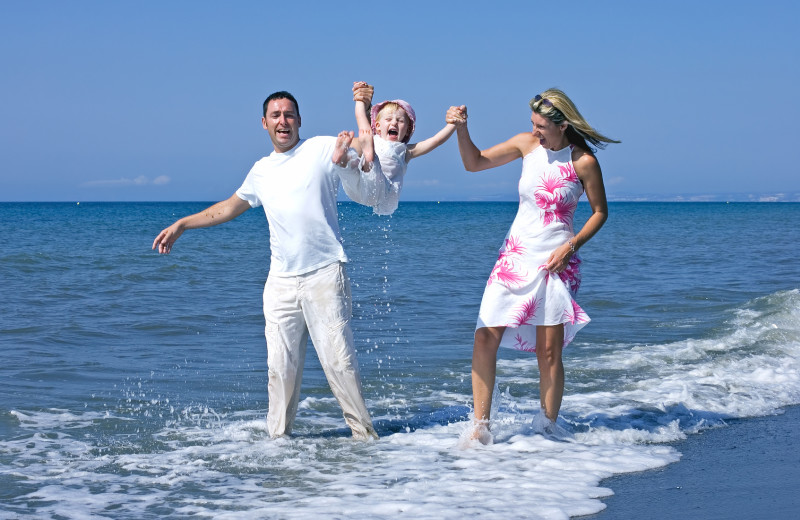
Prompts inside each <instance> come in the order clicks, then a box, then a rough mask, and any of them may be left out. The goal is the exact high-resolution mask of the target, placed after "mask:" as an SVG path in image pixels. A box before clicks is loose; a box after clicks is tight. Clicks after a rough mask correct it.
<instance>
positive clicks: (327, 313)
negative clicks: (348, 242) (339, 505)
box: [264, 262, 377, 439]
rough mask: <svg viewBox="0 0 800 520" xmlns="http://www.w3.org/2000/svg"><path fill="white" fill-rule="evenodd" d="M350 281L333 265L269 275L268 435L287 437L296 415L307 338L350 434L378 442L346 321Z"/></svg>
mask: <svg viewBox="0 0 800 520" xmlns="http://www.w3.org/2000/svg"><path fill="white" fill-rule="evenodd" d="M352 311H353V309H352V301H351V295H350V280H349V279H348V277H347V273H346V272H345V270H344V265H343V264H341V263H339V262H336V263H333V264H331V265H328V266H326V267H323V268H322V269H318V270H315V271H312V272H309V273H305V274H302V275H298V276H292V277H286V276H273V275H272V274H270V276H269V277H268V278H267V283H266V284H265V286H264V318H265V320H266V326H265V328H264V332H265V336H266V338H267V356H268V362H269V411H268V413H267V430H268V431H269V434H270V436H272V437H277V436H280V435H289V434H290V433H291V432H292V425H293V424H294V418H295V415H296V414H297V404H298V402H299V398H300V381H301V380H302V377H303V363H304V361H305V356H306V346H307V344H308V337H309V335H310V336H311V341H312V342H313V343H314V348H315V349H316V350H317V355H318V357H319V361H320V364H321V365H322V369H323V370H324V371H325V376H326V377H327V378H328V384H330V387H331V390H332V391H333V395H334V397H336V400H337V401H338V402H339V405H340V406H341V407H342V411H343V412H344V419H345V422H346V423H347V425H348V426H350V429H352V431H353V436H354V437H356V438H359V439H367V438H370V437H372V438H377V434H376V433H375V430H374V429H373V427H372V419H371V418H370V415H369V412H368V411H367V407H366V405H365V404H364V397H363V394H362V390H361V378H360V376H359V372H358V361H357V359H356V351H355V347H354V346H353V332H352V330H351V329H350V320H351V318H352V315H353V312H352Z"/></svg>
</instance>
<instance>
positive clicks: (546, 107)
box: [530, 88, 621, 152]
mask: <svg viewBox="0 0 800 520" xmlns="http://www.w3.org/2000/svg"><path fill="white" fill-rule="evenodd" d="M530 107H531V110H533V111H534V112H536V113H537V114H539V115H541V116H544V117H546V118H547V119H549V120H550V121H552V122H553V123H555V124H557V125H560V124H561V123H563V122H564V121H566V122H567V123H568V124H569V126H567V131H566V136H567V139H568V140H569V142H570V143H571V144H574V145H577V146H579V147H583V148H587V149H589V150H591V151H592V152H594V151H596V150H595V149H594V148H592V147H591V146H589V145H588V144H587V141H588V142H589V143H592V144H593V145H594V146H596V147H598V148H601V149H602V148H605V147H606V143H619V142H621V141H615V140H614V139H611V138H610V137H606V136H604V135H603V134H601V133H600V132H598V131H597V130H595V129H594V128H592V125H590V124H589V123H588V122H587V121H586V120H585V119H584V118H583V116H582V115H581V113H580V112H578V107H576V106H575V103H573V102H572V100H571V99H570V98H569V97H567V95H566V94H564V93H563V92H562V91H560V90H558V89H557V88H549V89H547V90H545V91H544V92H542V93H541V94H539V95H538V96H536V97H534V98H533V99H531V102H530Z"/></svg>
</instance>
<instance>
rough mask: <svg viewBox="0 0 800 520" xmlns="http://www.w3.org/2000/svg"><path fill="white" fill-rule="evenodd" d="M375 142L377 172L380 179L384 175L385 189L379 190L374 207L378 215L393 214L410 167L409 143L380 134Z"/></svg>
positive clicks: (375, 138) (374, 139)
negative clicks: (385, 137) (384, 137)
mask: <svg viewBox="0 0 800 520" xmlns="http://www.w3.org/2000/svg"><path fill="white" fill-rule="evenodd" d="M373 142H374V143H375V159H376V161H375V162H374V167H375V172H376V173H377V174H378V178H379V179H380V178H381V176H382V177H383V180H384V182H385V185H384V186H383V188H384V189H383V190H380V191H379V197H378V201H377V203H376V204H374V205H373V206H372V208H373V210H374V211H375V213H377V214H378V215H391V214H392V213H394V210H396V209H397V206H398V204H399V202H400V191H401V190H402V189H403V177H405V174H406V169H407V168H408V159H407V158H406V152H407V151H408V145H407V144H406V143H403V142H400V141H387V140H385V139H383V138H382V137H381V136H379V135H376V136H374V138H373ZM381 174H382V175H381Z"/></svg>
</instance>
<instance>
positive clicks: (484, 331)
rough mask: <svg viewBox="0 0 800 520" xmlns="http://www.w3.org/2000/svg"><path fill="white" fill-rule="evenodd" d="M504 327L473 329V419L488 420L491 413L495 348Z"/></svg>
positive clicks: (495, 362) (497, 345) (495, 368)
mask: <svg viewBox="0 0 800 520" xmlns="http://www.w3.org/2000/svg"><path fill="white" fill-rule="evenodd" d="M503 331H505V327H482V328H480V329H478V330H476V331H475V345H474V347H473V349H472V399H473V403H474V406H475V420H476V421H488V420H489V416H490V415H491V413H492V392H493V391H494V380H495V375H496V374H497V349H498V347H500V339H502V337H503Z"/></svg>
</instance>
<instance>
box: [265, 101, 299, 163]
mask: <svg viewBox="0 0 800 520" xmlns="http://www.w3.org/2000/svg"><path fill="white" fill-rule="evenodd" d="M261 124H262V125H263V126H264V129H265V130H266V131H267V132H269V138H270V139H271V140H272V146H273V147H274V148H275V151H276V152H278V153H283V152H288V151H289V150H291V149H292V148H294V146H295V145H296V144H297V143H298V141H300V114H298V113H297V109H296V108H295V107H294V103H292V100H290V99H273V100H272V101H270V102H269V103H268V104H267V115H266V116H264V117H262V118H261Z"/></svg>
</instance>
